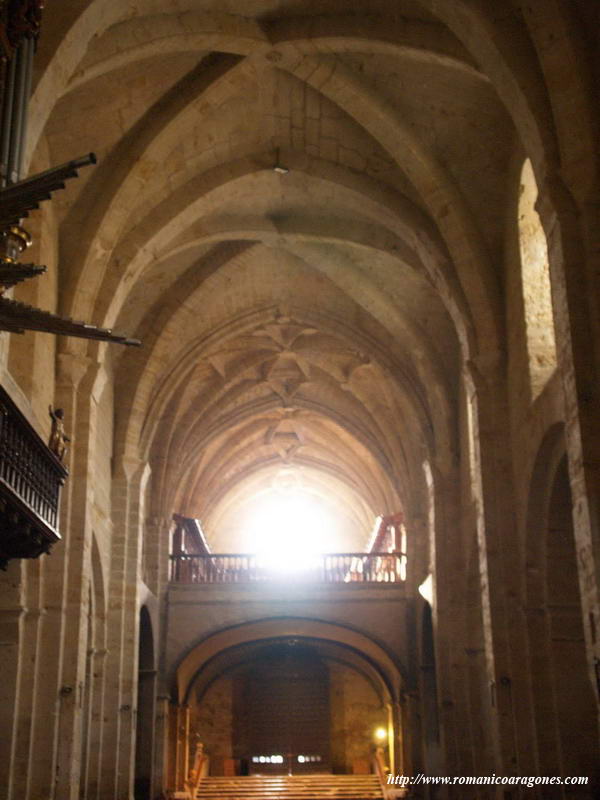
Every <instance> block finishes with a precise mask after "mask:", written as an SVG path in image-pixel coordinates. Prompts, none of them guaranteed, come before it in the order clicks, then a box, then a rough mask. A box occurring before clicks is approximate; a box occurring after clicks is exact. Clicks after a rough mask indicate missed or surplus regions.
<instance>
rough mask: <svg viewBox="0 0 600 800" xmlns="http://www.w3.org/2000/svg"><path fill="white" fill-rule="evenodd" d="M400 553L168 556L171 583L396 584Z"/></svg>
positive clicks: (402, 564) (400, 567)
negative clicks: (290, 556) (299, 558)
mask: <svg viewBox="0 0 600 800" xmlns="http://www.w3.org/2000/svg"><path fill="white" fill-rule="evenodd" d="M404 569H405V558H404V556H403V555H402V554H401V553H327V554H322V555H315V556H312V557H310V558H307V559H306V562H305V563H298V561H297V560H295V559H291V563H289V564H287V563H282V562H281V561H280V560H279V559H277V560H275V559H271V558H269V556H264V555H257V554H252V553H230V554H229V553H228V554H224V553H223V554H217V553H213V554H211V555H194V554H190V553H185V554H178V555H172V556H171V575H170V579H171V581H172V582H173V583H256V582H261V581H276V580H279V581H285V582H289V581H294V582H314V583H399V582H401V581H403V580H404Z"/></svg>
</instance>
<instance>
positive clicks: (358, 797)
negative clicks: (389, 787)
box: [196, 773, 383, 800]
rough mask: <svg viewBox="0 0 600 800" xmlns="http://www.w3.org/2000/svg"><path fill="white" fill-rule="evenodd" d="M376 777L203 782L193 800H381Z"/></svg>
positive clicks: (260, 777) (279, 777)
mask: <svg viewBox="0 0 600 800" xmlns="http://www.w3.org/2000/svg"><path fill="white" fill-rule="evenodd" d="M382 798H383V794H382V791H381V786H380V784H379V780H378V778H377V776H376V775H328V774H323V773H322V774H318V775H290V776H288V775H252V776H248V777H242V776H240V777H235V778H211V777H208V778H204V779H203V780H201V781H200V784H199V786H198V790H197V793H196V800H382Z"/></svg>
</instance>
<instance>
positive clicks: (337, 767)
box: [171, 618, 403, 783]
mask: <svg viewBox="0 0 600 800" xmlns="http://www.w3.org/2000/svg"><path fill="white" fill-rule="evenodd" d="M336 634H337V635H336ZM176 681H177V687H178V688H177V692H178V697H179V702H178V709H179V710H178V715H179V716H180V717H181V718H185V719H186V725H187V731H188V732H187V735H186V741H185V742H182V741H179V739H180V738H181V737H180V735H178V736H177V742H175V741H174V742H173V748H172V750H173V758H174V759H175V761H176V763H177V764H178V765H179V764H181V763H186V762H187V764H188V765H189V764H191V763H192V761H193V759H192V757H191V755H192V754H193V752H195V748H196V745H197V744H198V743H199V742H201V743H202V745H203V746H204V748H205V752H207V753H208V755H209V757H210V772H211V774H214V775H222V774H235V773H244V772H250V773H257V772H260V773H269V772H271V773H273V772H286V773H287V772H290V771H291V772H292V773H298V772H318V771H324V770H327V771H331V772H333V773H351V772H369V771H370V770H371V756H372V754H373V751H374V747H375V745H376V744H379V745H383V746H384V747H385V748H387V755H386V758H387V759H389V763H390V764H399V765H401V764H402V754H401V752H400V747H399V742H400V740H401V735H400V712H399V702H398V698H399V695H400V691H401V686H402V685H403V681H402V679H401V677H400V673H399V671H398V668H397V667H396V666H395V664H394V663H393V661H392V659H391V658H390V657H389V655H387V654H386V653H385V651H383V650H382V649H381V647H380V646H379V645H377V644H376V643H375V642H373V641H372V640H370V639H368V638H367V637H365V636H364V635H363V634H358V633H357V632H356V631H352V630H351V629H349V628H343V627H340V626H338V625H333V624H330V623H324V622H320V621H316V620H306V619H300V618H280V619H269V620H262V621H257V622H255V623H247V624H243V625H240V626H236V627H235V628H229V629H225V630H223V631H219V632H217V633H215V634H213V635H212V636H210V637H208V638H207V639H205V640H204V641H202V642H200V643H199V644H198V645H197V646H196V647H195V648H194V649H193V650H192V651H190V652H189V653H188V655H187V656H186V657H185V658H184V659H183V660H182V661H181V662H180V664H179V668H178V670H177V676H176ZM286 714H289V716H290V717H291V719H290V720H289V721H288V722H286V721H285V720H284V717H285V715H286ZM289 723H291V724H289ZM275 728H277V729H278V730H274V729H275ZM291 728H293V730H290V729H291ZM178 731H179V732H180V731H181V726H178ZM377 733H378V734H379V737H380V739H379V741H376V734H377ZM186 754H187V755H186ZM290 754H291V758H292V760H293V764H290ZM188 755H189V758H188ZM273 756H276V757H277V758H276V759H275V760H273V758H272V757H273ZM261 757H262V760H261ZM254 758H256V759H257V761H254V762H253V759H254ZM394 759H397V761H395V760H394ZM399 768H400V767H397V769H399ZM171 772H173V767H172V768H171ZM184 772H185V770H183V771H182V770H181V769H180V768H179V767H178V778H177V782H178V783H183V781H184V780H185V778H184V776H183V773H184Z"/></svg>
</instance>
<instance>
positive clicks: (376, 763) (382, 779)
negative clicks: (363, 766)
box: [373, 747, 408, 800]
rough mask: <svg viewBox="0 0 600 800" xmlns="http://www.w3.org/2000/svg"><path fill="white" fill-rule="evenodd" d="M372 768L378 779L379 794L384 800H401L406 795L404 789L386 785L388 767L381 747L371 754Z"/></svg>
mask: <svg viewBox="0 0 600 800" xmlns="http://www.w3.org/2000/svg"><path fill="white" fill-rule="evenodd" d="M373 767H374V771H375V774H376V775H377V777H378V778H379V784H380V786H381V793H382V795H383V797H384V800H401V798H404V797H406V796H407V794H408V790H407V789H406V787H401V786H396V785H394V784H389V783H388V775H389V774H390V771H389V767H388V766H387V764H386V763H385V759H384V753H383V748H382V747H377V748H376V749H375V753H374V754H373Z"/></svg>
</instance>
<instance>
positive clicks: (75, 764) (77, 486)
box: [28, 353, 98, 800]
mask: <svg viewBox="0 0 600 800" xmlns="http://www.w3.org/2000/svg"><path fill="white" fill-rule="evenodd" d="M97 368H98V365H97V364H96V362H94V361H92V360H91V359H90V358H88V357H86V356H84V355H81V354H70V353H63V354H61V355H60V356H59V357H58V374H57V382H56V398H55V405H56V406H59V407H62V408H63V409H64V410H65V419H66V424H67V429H68V433H69V434H70V436H71V438H72V439H73V446H72V448H71V450H70V452H69V454H68V460H67V467H68V468H69V473H70V474H69V477H68V478H67V482H66V485H65V487H64V488H63V493H62V501H61V518H60V530H61V534H62V536H63V541H62V542H60V543H58V544H57V545H55V547H54V548H53V551H52V555H51V556H43V557H42V562H41V563H42V576H41V577H42V595H41V605H42V607H43V609H44V616H43V618H42V621H41V626H40V637H39V642H38V651H37V653H36V663H35V669H36V671H37V674H38V679H37V681H36V690H35V702H34V713H35V718H34V726H33V733H32V747H31V753H32V758H31V759H30V764H29V795H28V796H30V797H32V798H38V797H50V798H54V797H56V796H60V797H61V800H62V798H65V799H66V798H69V797H77V796H78V792H79V773H78V769H79V751H80V748H79V745H80V742H79V738H78V737H79V734H80V730H79V722H80V721H79V714H80V711H79V708H78V705H77V702H76V698H77V696H78V692H79V691H80V687H82V685H83V684H82V682H83V680H84V676H85V648H86V637H85V631H86V629H87V606H88V585H89V584H88V580H89V578H88V575H89V558H88V555H89V520H88V517H87V507H88V503H87V493H88V490H89V485H90V480H91V479H93V473H92V474H90V470H91V469H92V468H93V464H91V463H90V462H89V459H90V458H91V453H90V447H91V442H90V428H91V403H90V397H91V387H92V385H93V382H94V380H95V377H96V374H97ZM69 690H70V691H69ZM59 740H60V753H59ZM59 758H60V761H58V759H59Z"/></svg>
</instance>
